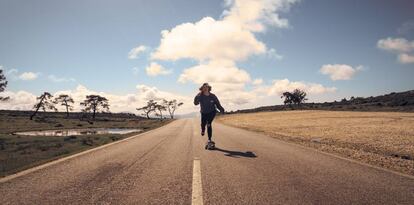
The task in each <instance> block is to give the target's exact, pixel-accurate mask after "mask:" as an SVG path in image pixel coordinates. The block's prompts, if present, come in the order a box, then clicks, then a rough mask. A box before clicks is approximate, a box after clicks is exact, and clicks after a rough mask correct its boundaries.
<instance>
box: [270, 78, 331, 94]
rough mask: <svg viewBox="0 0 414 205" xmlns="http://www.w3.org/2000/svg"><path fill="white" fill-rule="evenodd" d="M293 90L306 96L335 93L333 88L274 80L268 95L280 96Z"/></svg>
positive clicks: (286, 80)
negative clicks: (306, 94)
mask: <svg viewBox="0 0 414 205" xmlns="http://www.w3.org/2000/svg"><path fill="white" fill-rule="evenodd" d="M295 89H301V90H304V91H305V92H307V93H308V94H311V95H312V94H317V95H318V94H324V93H331V92H335V91H336V90H337V89H336V88H335V87H325V86H323V85H321V84H317V83H308V82H300V81H289V80H288V79H282V80H274V81H273V83H272V85H271V86H270V87H269V89H268V95H281V94H282V93H283V92H292V91H293V90H295Z"/></svg>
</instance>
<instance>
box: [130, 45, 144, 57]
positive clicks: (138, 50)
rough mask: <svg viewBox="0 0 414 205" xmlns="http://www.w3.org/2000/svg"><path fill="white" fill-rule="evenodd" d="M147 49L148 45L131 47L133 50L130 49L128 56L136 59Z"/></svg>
mask: <svg viewBox="0 0 414 205" xmlns="http://www.w3.org/2000/svg"><path fill="white" fill-rule="evenodd" d="M145 50H147V47H146V46H143V45H140V46H138V47H136V48H133V49H131V51H129V53H128V58H129V59H136V58H138V55H139V54H141V53H143V52H144V51H145Z"/></svg>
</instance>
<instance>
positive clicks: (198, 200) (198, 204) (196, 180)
mask: <svg viewBox="0 0 414 205" xmlns="http://www.w3.org/2000/svg"><path fill="white" fill-rule="evenodd" d="M191 204H192V205H203V186H202V184H201V166H200V159H198V158H195V159H194V165H193V193H192V199H191Z"/></svg>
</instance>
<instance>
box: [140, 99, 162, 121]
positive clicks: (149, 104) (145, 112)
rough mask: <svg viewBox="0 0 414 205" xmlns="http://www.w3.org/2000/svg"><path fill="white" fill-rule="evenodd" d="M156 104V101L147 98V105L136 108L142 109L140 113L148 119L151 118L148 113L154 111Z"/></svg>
mask: <svg viewBox="0 0 414 205" xmlns="http://www.w3.org/2000/svg"><path fill="white" fill-rule="evenodd" d="M157 105H158V103H157V102H155V101H154V100H149V101H148V102H147V105H145V106H144V107H140V108H137V110H138V111H142V112H143V114H142V115H144V116H147V118H148V119H151V118H150V114H151V113H152V112H155V111H156V109H157Z"/></svg>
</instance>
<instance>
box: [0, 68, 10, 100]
mask: <svg viewBox="0 0 414 205" xmlns="http://www.w3.org/2000/svg"><path fill="white" fill-rule="evenodd" d="M6 87H7V80H6V76H5V75H4V74H3V70H0V93H1V92H4V90H6ZM8 99H9V97H2V96H0V101H6V100H8Z"/></svg>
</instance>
